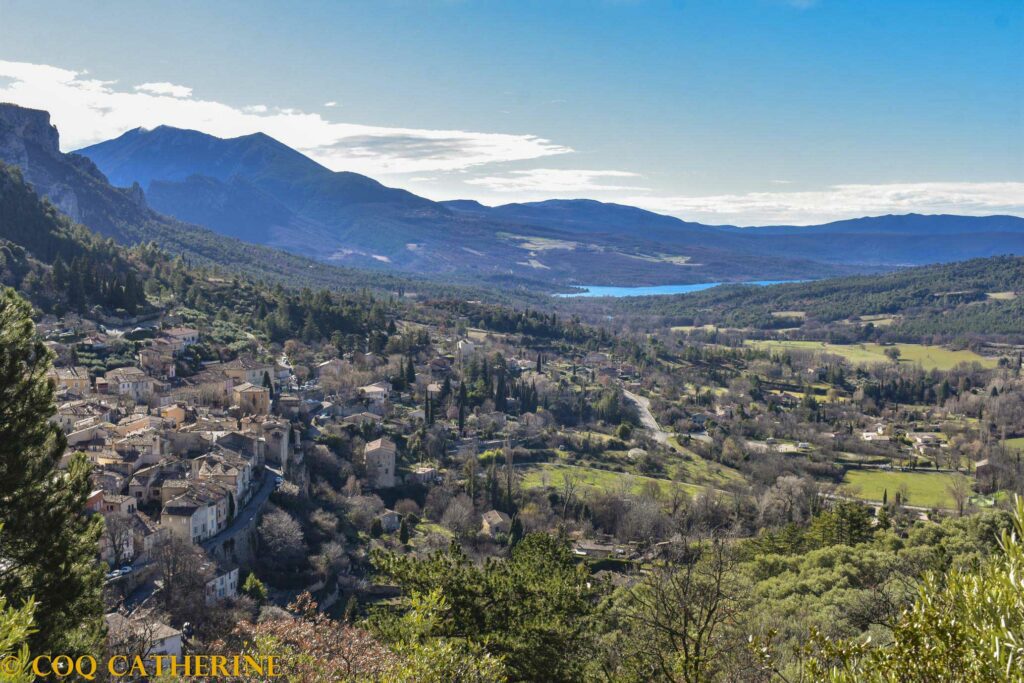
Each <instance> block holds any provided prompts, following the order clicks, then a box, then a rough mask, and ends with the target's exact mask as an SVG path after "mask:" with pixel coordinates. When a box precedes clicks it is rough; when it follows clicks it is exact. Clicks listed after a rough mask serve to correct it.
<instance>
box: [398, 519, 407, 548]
mask: <svg viewBox="0 0 1024 683" xmlns="http://www.w3.org/2000/svg"><path fill="white" fill-rule="evenodd" d="M398 540H399V542H401V544H402V545H408V544H409V520H408V518H406V517H402V524H401V526H399V527H398Z"/></svg>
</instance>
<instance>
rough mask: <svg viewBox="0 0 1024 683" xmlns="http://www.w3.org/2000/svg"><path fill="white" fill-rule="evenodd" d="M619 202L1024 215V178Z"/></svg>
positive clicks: (756, 213)
mask: <svg viewBox="0 0 1024 683" xmlns="http://www.w3.org/2000/svg"><path fill="white" fill-rule="evenodd" d="M619 201H622V202H625V203H627V204H634V205H636V206H640V207H643V208H646V209H649V210H651V211H658V212H661V213H668V214H672V215H675V216H679V217H681V218H687V219H689V220H698V221H703V222H709V223H733V224H737V225H768V224H787V225H812V224H815V223H824V222H828V221H833V220H840V219H843V218H855V217H858V216H877V215H883V214H890V213H894V214H901V213H929V214H935V213H956V214H963V215H970V216H986V215H991V214H1012V215H1024V182H979V183H971V182H931V183H889V184H879V185H866V184H848V185H832V186H830V187H828V188H825V189H822V190H808V191H791V192H748V193H745V194H719V195H709V196H703V197H679V196H658V195H653V194H638V195H629V196H622V197H620V199H619Z"/></svg>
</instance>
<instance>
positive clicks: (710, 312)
mask: <svg viewBox="0 0 1024 683" xmlns="http://www.w3.org/2000/svg"><path fill="white" fill-rule="evenodd" d="M997 292H1011V293H1014V292H1024V257H1019V256H996V257H992V258H985V259H973V260H970V261H962V262H958V263H950V264H943V265H935V266H925V267H921V268H908V269H906V270H901V271H897V272H894V273H887V274H884V275H871V276H856V277H846V278H836V279H830V280H820V281H816V282H804V283H790V284H782V285H775V286H771V287H754V286H749V285H730V286H722V287H715V288H712V289H709V290H705V291H702V292H694V293H691V294H684V295H678V296H656V297H642V298H630V299H628V300H619V301H612V302H603V303H600V304H590V305H592V306H596V307H597V308H599V309H600V310H601V312H602V313H614V314H617V315H620V316H623V315H624V316H648V317H653V318H658V319H659V320H660V321H661V322H663V323H666V324H670V325H694V326H699V325H718V326H723V327H750V328H755V329H763V330H774V329H779V328H786V327H793V326H794V319H793V318H792V317H787V316H784V315H779V313H781V312H786V311H797V312H800V313H803V314H805V315H806V320H807V321H809V322H814V323H832V322H836V321H844V320H850V319H857V318H859V317H860V316H873V315H901V316H904V320H903V321H902V322H901V323H899V324H898V325H896V326H894V327H892V328H890V329H887V330H882V329H881V328H878V329H876V330H874V329H873V330H870V331H871V332H877V333H878V334H885V335H888V336H889V337H902V338H906V339H908V340H909V339H916V338H920V337H922V336H926V335H950V336H955V335H971V334H979V335H980V334H999V335H1024V316H1022V315H1021V313H1022V311H1024V305H1022V302H1021V301H1020V300H1019V299H1017V298H1010V299H992V298H990V297H989V296H988V295H989V294H990V293H997ZM577 305H579V306H581V307H584V308H585V307H586V306H588V303H587V302H581V303H579V304H577ZM797 324H799V322H798V323H797ZM872 327H874V326H872Z"/></svg>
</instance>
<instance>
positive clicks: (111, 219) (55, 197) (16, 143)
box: [0, 104, 151, 241]
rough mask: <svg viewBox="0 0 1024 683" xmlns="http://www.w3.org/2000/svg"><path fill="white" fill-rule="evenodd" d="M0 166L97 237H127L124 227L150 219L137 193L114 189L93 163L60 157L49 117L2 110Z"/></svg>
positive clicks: (139, 191)
mask: <svg viewBox="0 0 1024 683" xmlns="http://www.w3.org/2000/svg"><path fill="white" fill-rule="evenodd" d="M0 161H2V162H4V163H7V164H10V165H12V166H17V167H18V168H19V169H21V173H22V175H23V176H24V178H25V180H27V181H28V182H29V184H31V185H32V187H33V188H34V189H35V191H36V192H37V193H38V194H40V195H42V196H45V197H46V198H47V199H49V200H50V202H52V203H53V204H54V206H56V207H57V208H58V209H60V211H61V212H63V213H65V214H67V215H68V216H69V217H70V218H71V219H72V220H74V221H77V222H79V223H83V224H85V225H88V226H89V227H91V228H93V229H94V230H97V231H98V232H101V233H104V234H107V235H110V236H113V237H127V235H123V234H121V233H122V229H121V228H122V226H123V225H124V224H126V223H131V222H136V223H138V222H139V221H145V220H147V219H149V218H150V216H151V212H150V210H149V208H148V207H147V205H146V200H145V196H144V195H143V192H142V188H141V187H139V186H138V185H135V186H133V187H131V188H127V189H121V188H115V187H112V186H111V185H110V184H109V183H108V182H107V178H106V176H104V175H103V173H102V172H101V171H100V170H99V169H98V168H97V167H96V164H94V163H93V162H92V161H91V160H89V159H88V158H86V157H84V156H82V155H80V154H65V153H63V152H61V151H60V136H59V134H58V132H57V128H56V127H55V126H54V125H53V124H51V123H50V114H49V112H45V111H41V110H38V109H26V108H24V107H19V106H17V105H13V104H0ZM127 241H133V240H131V239H128V240H127Z"/></svg>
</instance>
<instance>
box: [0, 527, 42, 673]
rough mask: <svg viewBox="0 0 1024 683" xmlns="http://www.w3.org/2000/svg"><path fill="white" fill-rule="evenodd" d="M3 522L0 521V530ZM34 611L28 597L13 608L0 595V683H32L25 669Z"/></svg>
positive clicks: (34, 606) (28, 654) (32, 603)
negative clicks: (0, 668)
mask: <svg viewBox="0 0 1024 683" xmlns="http://www.w3.org/2000/svg"><path fill="white" fill-rule="evenodd" d="M2 530H3V524H0V531H2ZM35 611H36V602H35V600H33V599H32V598H29V599H28V600H26V601H25V603H24V604H23V605H21V606H20V607H18V608H14V607H11V606H9V605H8V602H7V598H5V597H4V596H2V595H0V662H3V664H4V665H3V668H2V670H0V681H3V682H4V683H32V681H33V680H34V677H33V676H32V672H31V671H28V667H29V664H30V662H31V656H30V653H29V649H28V637H29V636H30V635H31V634H32V631H33V626H32V616H33V614H34V613H35Z"/></svg>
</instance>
